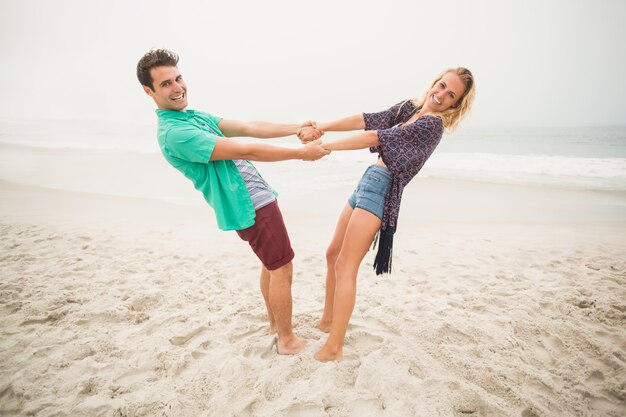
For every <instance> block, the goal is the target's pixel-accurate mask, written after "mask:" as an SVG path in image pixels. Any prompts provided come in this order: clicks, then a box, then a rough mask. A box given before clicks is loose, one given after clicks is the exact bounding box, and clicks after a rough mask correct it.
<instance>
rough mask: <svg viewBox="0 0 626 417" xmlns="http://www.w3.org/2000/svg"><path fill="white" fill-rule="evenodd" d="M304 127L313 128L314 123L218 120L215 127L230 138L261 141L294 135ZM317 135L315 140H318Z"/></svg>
mask: <svg viewBox="0 0 626 417" xmlns="http://www.w3.org/2000/svg"><path fill="white" fill-rule="evenodd" d="M305 126H310V127H314V126H315V122H313V121H311V120H309V121H306V122H304V123H302V124H283V123H271V122H242V121H239V120H226V119H222V120H220V122H219V124H218V125H217V127H219V129H220V130H221V131H222V133H223V134H224V136H226V137H228V138H231V137H242V136H248V137H254V138H261V139H268V138H280V137H283V136H290V135H295V134H296V133H297V132H298V130H299V129H301V128H302V127H305ZM319 136H321V135H318V136H317V137H316V138H315V139H318V138H319Z"/></svg>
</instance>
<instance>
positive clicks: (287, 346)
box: [276, 336, 307, 355]
mask: <svg viewBox="0 0 626 417" xmlns="http://www.w3.org/2000/svg"><path fill="white" fill-rule="evenodd" d="M306 342H307V340H306V339H300V338H299V337H297V336H294V337H293V338H292V339H290V340H288V341H287V342H283V341H282V340H280V339H278V343H277V344H276V351H277V352H278V354H279V355H295V354H296V353H298V352H300V351H301V350H302V349H304V348H305V347H306Z"/></svg>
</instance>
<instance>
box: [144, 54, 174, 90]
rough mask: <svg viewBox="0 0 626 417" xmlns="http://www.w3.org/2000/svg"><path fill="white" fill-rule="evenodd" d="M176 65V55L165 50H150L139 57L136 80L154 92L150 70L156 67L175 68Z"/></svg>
mask: <svg viewBox="0 0 626 417" xmlns="http://www.w3.org/2000/svg"><path fill="white" fill-rule="evenodd" d="M177 65H178V55H176V54H175V53H174V52H172V51H168V50H167V49H152V50H151V51H150V52H147V53H146V54H145V55H144V56H142V57H141V59H140V60H139V62H138V63H137V79H138V80H139V82H140V83H141V85H145V86H146V87H148V88H150V90H152V91H154V80H153V79H152V76H151V75H150V70H151V69H152V68H157V67H175V66H177Z"/></svg>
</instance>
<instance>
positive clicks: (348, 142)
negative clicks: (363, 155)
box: [322, 130, 378, 151]
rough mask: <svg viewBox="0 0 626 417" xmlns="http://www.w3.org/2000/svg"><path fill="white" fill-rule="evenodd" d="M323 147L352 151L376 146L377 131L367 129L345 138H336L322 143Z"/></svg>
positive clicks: (331, 149) (332, 149)
mask: <svg viewBox="0 0 626 417" xmlns="http://www.w3.org/2000/svg"><path fill="white" fill-rule="evenodd" d="M322 146H323V147H324V149H326V150H329V151H353V150H356V149H366V148H370V147H372V146H378V132H377V131H376V130H367V131H365V132H360V133H357V134H355V135H352V136H348V137H346V138H342V139H337V140H334V141H332V142H325V143H323V144H322Z"/></svg>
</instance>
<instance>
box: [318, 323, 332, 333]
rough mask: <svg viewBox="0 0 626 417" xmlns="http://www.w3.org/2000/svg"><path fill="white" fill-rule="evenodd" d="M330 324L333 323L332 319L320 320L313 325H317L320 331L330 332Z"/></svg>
mask: <svg viewBox="0 0 626 417" xmlns="http://www.w3.org/2000/svg"><path fill="white" fill-rule="evenodd" d="M332 325H333V322H332V321H323V320H320V321H319V323H317V324H316V325H315V327H317V328H318V329H319V330H320V331H322V332H324V333H330V328H331V327H332Z"/></svg>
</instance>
